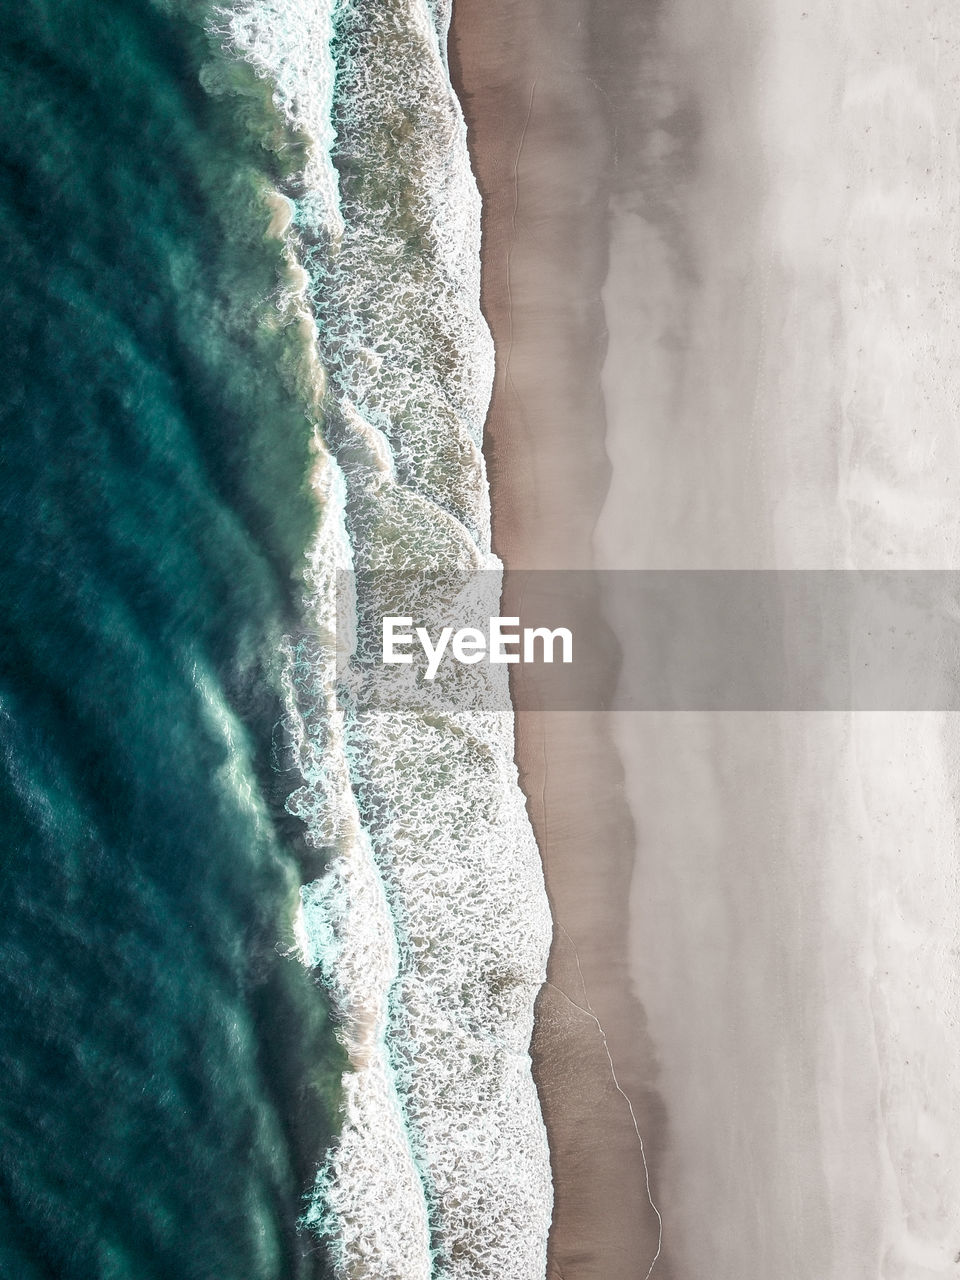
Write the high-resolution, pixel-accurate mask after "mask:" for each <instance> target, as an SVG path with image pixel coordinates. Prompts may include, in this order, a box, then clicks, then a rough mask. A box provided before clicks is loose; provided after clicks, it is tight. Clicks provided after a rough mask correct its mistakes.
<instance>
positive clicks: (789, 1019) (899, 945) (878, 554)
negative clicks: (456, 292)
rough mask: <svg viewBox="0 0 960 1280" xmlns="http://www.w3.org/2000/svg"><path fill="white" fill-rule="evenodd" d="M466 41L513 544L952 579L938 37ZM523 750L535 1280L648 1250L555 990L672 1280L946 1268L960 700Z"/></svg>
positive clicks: (700, 34)
mask: <svg viewBox="0 0 960 1280" xmlns="http://www.w3.org/2000/svg"><path fill="white" fill-rule="evenodd" d="M452 52H453V55H454V60H455V64H456V65H455V68H454V69H455V71H456V72H457V74H458V75H459V81H460V87H461V90H462V96H463V100H464V105H465V109H466V112H467V117H468V121H469V123H470V126H471V143H472V147H473V155H474V161H475V167H476V170H477V173H478V178H479V181H480V185H481V190H482V192H483V195H484V198H485V245H484V271H485V275H484V306H485V310H486V314H487V316H488V319H489V320H490V322H491V326H492V328H493V331H494V336H495V338H496V340H497V345H498V362H499V363H498V379H497V388H496V394H495V399H494V403H493V406H492V409H491V414H490V420H489V438H488V445H487V454H488V459H489V463H490V473H491V480H492V487H493V496H494V513H495V525H494V528H495V543H496V548H497V550H498V551H499V552H500V554H501V555H502V556H503V558H504V559H505V561H506V562H507V563H508V564H509V565H515V566H535V567H556V566H560V567H581V566H586V565H589V564H591V563H596V564H598V565H600V566H606V567H644V568H651V567H652V568H680V567H686V568H694V567H696V568H759V567H764V568H845V567H860V568H917V567H928V568H960V563H958V561H960V507H958V503H957V497H956V493H955V490H956V489H957V487H958V485H960V465H958V464H960V431H958V429H957V417H958V404H960V359H958V351H957V339H958V332H960V277H958V274H957V269H956V261H957V250H958V241H960V234H958V230H957V228H958V227H960V152H958V149H957V137H956V133H955V126H956V124H957V121H958V119H960V107H958V102H960V18H957V17H956V16H955V14H954V12H953V11H952V10H951V9H950V8H949V7H948V6H947V5H941V4H937V3H933V2H931V0H924V2H923V3H921V4H911V5H893V4H887V3H880V2H875V3H868V2H864V0H841V3H839V4H836V3H833V4H827V3H826V2H825V0H802V2H799V0H798V3H796V4H787V3H785V0H774V2H773V3H769V2H764V3H761V2H760V0H752V2H751V0H734V2H730V3H722V2H721V3H718V4H715V5H710V6H703V5H702V4H699V3H694V0H670V2H669V3H663V4H661V5H659V6H657V7H656V10H655V11H654V8H653V7H652V6H640V5H638V4H636V3H634V2H631V0H619V2H618V3H614V0H592V3H587V0H582V3H574V2H573V0H552V3H547V0H540V3H528V2H526V0H523V3H521V2H520V0H512V2H511V0H457V3H456V5H455V28H454V36H453V40H452ZM608 337H609V346H608V345H607V338H608ZM604 603H605V608H606V610H607V614H608V616H609V618H610V619H611V622H612V624H613V626H614V628H616V621H617V608H616V601H615V600H609V599H608V600H606V601H605V602H604ZM612 678H613V673H612ZM614 744H615V748H616V749H614ZM518 760H519V763H520V767H521V775H522V779H523V781H524V785H525V787H526V789H527V793H528V796H529V800H530V811H531V816H532V818H533V821H534V824H535V827H536V830H537V834H538V838H539V840H540V845H541V849H542V852H543V856H544V863H545V868H546V875H547V883H548V889H549V892H550V894H551V900H552V905H553V909H554V914H555V919H556V921H557V925H558V930H557V941H556V945H555V949H554V956H553V960H552V964H551V973H550V979H551V983H552V984H554V985H553V986H551V987H548V988H547V989H546V990H545V993H544V997H543V999H542V1001H541V1005H540V1012H539V1020H538V1029H537V1035H536V1039H535V1043H534V1055H535V1070H536V1074H537V1079H538V1083H539V1086H540V1089H541V1095H542V1098H543V1104H544V1112H545V1116H546V1120H547V1125H548V1130H549V1135H550V1141H551V1147H552V1151H553V1159H554V1177H555V1184H556V1216H555V1223H554V1231H553V1235H552V1238H551V1249H550V1261H551V1269H552V1270H551V1274H555V1275H557V1276H563V1277H564V1278H565V1280H588V1278H589V1280H618V1278H619V1277H630V1278H631V1280H636V1278H637V1277H640V1278H641V1280H642V1278H643V1277H644V1276H645V1275H646V1274H647V1271H648V1268H649V1264H650V1262H651V1261H652V1260H653V1258H654V1256H655V1253H656V1247H657V1238H658V1219H657V1217H656V1215H655V1214H654V1212H653V1210H652V1208H651V1205H650V1202H649V1199H648V1197H647V1187H646V1181H645V1176H644V1168H643V1161H642V1160H641V1159H640V1151H639V1144H638V1142H637V1138H636V1133H635V1131H634V1129H633V1126H632V1121H631V1117H630V1114H629V1112H628V1111H627V1110H626V1108H625V1105H624V1098H623V1096H622V1095H621V1094H619V1093H618V1092H617V1091H616V1090H615V1089H613V1087H612V1078H611V1070H610V1063H609V1062H608V1060H607V1056H606V1050H605V1046H604V1042H603V1040H602V1038H601V1037H600V1034H599V1032H598V1025H597V1023H595V1022H593V1021H592V1020H591V1019H590V1017H589V1016H586V1015H584V1014H582V1013H580V1012H579V1011H578V1010H577V1009H574V1008H573V1006H572V1005H571V1003H570V1002H571V1001H572V1002H574V1003H575V1004H578V1005H580V1006H585V1005H586V1004H587V1003H589V1005H590V1007H591V1008H592V1009H593V1010H595V1011H596V1014H597V1017H598V1019H599V1023H600V1024H601V1025H602V1027H603V1030H604V1032H605V1033H606V1041H607V1046H608V1047H609V1050H610V1057H611V1059H612V1062H613V1063H614V1065H615V1067H616V1074H617V1079H618V1081H619V1083H620V1085H621V1086H622V1088H623V1093H624V1094H626V1095H628V1096H629V1097H630V1098H631V1100H632V1102H633V1105H634V1108H635V1111H636V1118H637V1121H638V1126H639V1130H640V1132H641V1133H642V1134H643V1136H644V1141H645V1149H646V1155H647V1161H648V1164H649V1172H650V1175H651V1190H652V1193H653V1194H652V1198H653V1200H654V1201H655V1202H656V1204H657V1207H658V1208H659V1210H660V1211H661V1213H662V1216H663V1249H662V1251H661V1253H660V1255H659V1257H658V1258H657V1261H656V1266H655V1268H654V1274H655V1275H660V1276H664V1277H672V1278H673V1280H703V1278H704V1277H707V1276H709V1277H710V1278H711V1280H761V1278H762V1280H770V1278H771V1277H775V1278H776V1280H784V1278H790V1280H873V1278H874V1277H877V1278H878V1280H879V1278H881V1277H882V1278H883V1280H908V1278H909V1280H927V1278H930V1280H932V1278H933V1277H937V1278H940V1277H948V1276H957V1275H960V1194H958V1193H960V1123H957V1116H958V1112H960V1107H958V1100H960V1090H958V1083H960V1082H958V1078H957V1072H958V1070H960V1067H958V1066H957V1064H958V1063H960V983H958V977H957V976H958V972H960V959H958V957H960V931H958V924H957V921H958V918H960V912H958V908H960V856H958V855H960V847H958V844H960V842H958V838H957V830H958V824H957V794H958V791H957V788H958V783H957V779H958V777H960V726H958V723H957V719H956V717H955V716H951V715H947V714H938V713H923V714H920V713H917V714H913V713H910V714H907V713H900V714H893V713H882V712H877V713H863V712H861V713H858V714H856V715H852V714H849V713H844V712H839V711H838V712H829V713H828V712H816V713H814V712H810V713H802V714H787V713H783V714H766V715H758V714H747V713H742V714H733V713H729V714H723V715H721V714H716V713H714V714H709V715H708V714H703V713H693V712H691V713H683V714H681V713H671V714H659V715H653V714H648V715H638V714H634V715H630V716H626V715H619V716H606V717H604V716H600V715H587V714H585V713H576V714H572V715H570V716H567V717H566V718H565V719H564V718H562V717H560V716H559V714H557V713H553V714H549V713H548V714H546V715H544V716H541V717H539V718H538V717H534V716H532V715H531V714H528V713H524V714H523V715H521V716H520V717H519V721H518ZM628 907H629V910H628ZM578 957H579V969H578ZM581 972H582V977H581ZM561 992H565V993H566V995H563V994H561Z"/></svg>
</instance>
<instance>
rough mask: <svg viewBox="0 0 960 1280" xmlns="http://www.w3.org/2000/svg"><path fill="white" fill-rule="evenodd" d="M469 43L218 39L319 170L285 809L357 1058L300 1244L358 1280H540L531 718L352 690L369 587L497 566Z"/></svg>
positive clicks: (430, 25) (293, 314)
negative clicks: (468, 112) (526, 793)
mask: <svg viewBox="0 0 960 1280" xmlns="http://www.w3.org/2000/svg"><path fill="white" fill-rule="evenodd" d="M448 21H449V2H448V0H433V2H432V3H431V2H430V0H377V3H372V2H371V3H351V2H349V0H348V2H346V3H339V4H337V3H334V0H253V2H251V3H247V4H243V5H240V6H238V7H236V8H235V9H232V10H220V11H219V12H218V16H217V20H216V29H217V34H218V36H219V38H220V40H221V42H222V43H223V44H224V46H225V47H226V48H227V49H228V50H229V51H230V52H231V53H232V54H233V55H234V56H238V57H240V58H242V59H243V60H244V61H245V62H246V63H247V64H249V65H250V66H252V67H253V68H254V70H255V71H256V73H257V75H258V76H259V77H261V78H262V79H263V80H264V81H266V82H267V83H268V84H269V85H270V86H271V89H272V94H273V102H274V105H275V106H276V107H277V108H278V109H279V110H280V111H281V112H282V113H283V115H284V117H285V118H286V120H287V122H288V125H289V128H290V131H291V137H295V138H296V139H297V140H298V145H301V146H303V148H304V152H303V154H304V163H303V167H302V169H301V171H300V172H299V174H298V176H297V178H296V179H295V180H293V181H291V182H290V183H289V184H288V185H287V188H286V189H285V190H284V191H282V192H276V193H274V194H273V197H272V199H273V202H274V213H275V216H274V219H273V222H272V224H271V230H272V233H273V234H275V235H279V236H282V237H284V239H285V244H286V254H287V279H286V281H285V283H284V286H283V288H282V289H281V291H280V296H279V298H278V303H279V307H280V312H281V315H282V317H283V319H284V322H285V323H287V324H290V325H296V326H298V327H299V330H300V333H301V336H302V343H301V354H300V358H299V365H298V367H297V368H296V369H294V370H292V371H291V377H292V379H293V380H294V382H295V383H296V386H297V388H298V389H299V391H300V393H301V394H302V395H303V396H304V397H305V399H306V401H307V403H308V405H309V406H310V408H311V412H312V415H313V418H314V420H315V423H316V427H315V465H314V471H313V475H312V477H311V481H312V485H313V489H314V492H315V494H316V498H317V506H318V512H319V517H318V519H319V524H318V529H317V533H316V537H315V540H314V542H313V545H312V547H311V548H310V551H309V554H308V557H307V565H306V573H305V576H306V583H307V591H306V597H305V602H304V605H305V615H306V616H305V625H304V631H303V634H302V635H300V636H294V637H290V638H289V640H288V642H287V647H286V651H285V655H284V656H285V661H286V696H287V705H288V715H287V720H286V726H285V728H286V735H287V746H288V749H289V755H290V756H291V758H292V759H293V760H294V762H295V766H296V769H297V770H298V772H299V775H300V777H301V779H302V785H300V786H299V787H298V788H297V789H296V790H295V791H294V793H293V794H292V795H291V797H290V799H289V801H288V808H289V809H290V811H291V812H292V813H294V814H296V815H297V816H299V817H300V818H301V819H302V820H303V822H304V823H305V825H306V829H307V833H308V839H309V840H310V842H311V843H312V844H313V845H314V846H315V847H316V848H318V849H320V850H323V851H324V852H325V854H326V857H327V861H326V870H325V871H324V874H323V875H322V876H321V877H320V878H319V879H317V880H315V881H314V882H313V883H311V884H308V885H304V886H303V888H302V890H301V905H300V913H299V918H298V921H297V937H298V943H299V949H300V953H301V956H302V959H303V961H304V963H305V964H307V965H309V966H316V967H317V968H318V970H319V972H320V974H321V976H322V978H323V981H324V983H325V984H326V986H327V987H328V989H329V990H330V991H331V992H332V994H333V997H334V999H335V1002H336V1006H337V1009H338V1012H339V1016H340V1019H341V1036H342V1039H343V1042H344V1044H345V1046H346V1048H347V1050H348V1052H349V1060H350V1070H349V1071H348V1073H347V1074H346V1076H345V1078H344V1082H343V1083H344V1098H345V1103H344V1116H343V1126H342V1132H341V1135H340V1138H339V1142H338V1144H337V1145H336V1147H335V1148H334V1149H333V1150H332V1151H331V1152H330V1153H329V1154H328V1156H327V1158H326V1160H325V1162H324V1163H323V1165H322V1166H321V1168H320V1170H319V1172H318V1176H317V1181H316V1186H315V1189H314V1192H313V1195H312V1198H311V1201H310V1204H309V1208H308V1210H307V1214H306V1218H307V1221H308V1222H310V1223H311V1224H312V1225H313V1226H314V1227H315V1228H316V1230H317V1231H318V1232H319V1233H321V1234H322V1235H323V1236H324V1237H325V1238H326V1239H327V1240H328V1241H329V1243H330V1246H331V1248H332V1250H333V1254H334V1258H335V1260H336V1262H337V1265H338V1268H339V1270H340V1271H341V1273H342V1274H343V1275H344V1276H350V1277H368V1276H369V1277H375V1278H376V1280H392V1278H396V1280H421V1278H426V1277H430V1276H436V1277H444V1278H447V1277H449V1278H451V1280H452V1278H454V1277H457V1278H464V1277H467V1276H471V1277H480V1276H496V1277H498V1278H499V1280H508V1278H513V1277H516V1278H517V1280H520V1278H521V1277H524V1278H527V1277H533V1276H541V1275H543V1273H544V1270H545V1261H546V1237H547V1230H548V1226H549V1221H550V1213H551V1204H552V1191H551V1184H550V1172H549V1160H548V1151H547V1146H546V1137H545V1132H544V1128H543V1123H542V1120H541V1116H540V1111H539V1105H538V1099H537V1095H536V1091H535V1088H534V1085H533V1081H532V1078H531V1074H530V1062H529V1055H528V1046H529V1042H530V1036H531V1032H532V1026H533V1006H534V1000H535V998H536V995H537V992H538V990H539V987H540V985H541V983H542V982H543V980H544V976H545V967H546V958H547V951H548V947H549V941H550V933H551V921H550V916H549V910H548V905H547V901H546V895H545V891H544V886H543V879H542V872H541V867H540V861H539V857H538V853H537V849H536V845H535V841H534V838H533V834H532V831H531V829H530V826H529V822H528V820H527V817H526V812H525V808H524V800H523V796H522V793H521V791H520V788H519V785H518V779H517V772H516V768H515V765H514V763H513V723H512V716H511V715H509V714H504V713H502V712H491V711H480V710H476V709H475V707H474V706H471V705H469V700H467V699H464V698H462V697H461V696H459V695H458V691H457V689H456V688H453V689H451V690H450V691H449V693H448V696H447V697H446V699H445V700H444V698H443V695H442V692H441V693H440V694H437V693H436V692H434V693H433V695H432V697H431V702H430V704H429V705H428V704H427V703H426V702H425V701H424V702H422V703H418V701H417V699H416V698H415V697H413V698H412V699H411V700H410V701H409V703H408V704H407V705H405V706H404V708H403V709H402V710H396V709H394V710H390V711H383V710H376V711H375V710H371V709H369V708H367V709H365V708H364V707H363V706H362V705H360V704H359V703H358V702H357V701H356V700H354V699H351V698H350V696H349V695H348V692H346V693H345V691H349V687H350V670H351V648H352V646H351V643H350V640H349V637H350V635H351V633H354V634H355V629H356V619H357V617H358V616H360V615H362V614H363V613H364V611H365V610H369V609H371V608H373V607H374V606H375V603H376V601H375V600H373V599H372V597H371V596H370V594H369V593H371V592H374V591H375V588H374V587H373V586H371V585H370V584H371V583H372V582H374V581H376V580H378V579H379V580H382V578H383V575H384V574H386V575H389V574H391V573H397V572H400V571H403V572H405V573H409V572H411V571H413V572H417V571H421V570H422V571H424V572H428V571H431V572H433V571H437V570H443V571H446V570H454V571H458V570H459V571H464V570H465V571H469V570H473V569H491V568H492V569H496V568H497V567H498V562H497V560H496V558H495V557H494V556H493V555H492V553H491V549H490V511H489V496H488V488H487V482H486V474H485V469H484V460H483V455H482V453H481V450H480V445H481V438H482V430H483V422H484V417H485V414H486V409H487V405H488V402H489V397H490V391H491V385H492V378H493V349H492V342H491V339H490V335H489V332H488V330H487V327H486V325H485V323H484V321H483V318H482V316H481V313H480V307H479V296H480V276H479V272H480V260H479V238H480V200H479V194H478V192H477V188H476V184H475V182H474V179H473V176H472V173H471V170H470V165H469V159H468V154H467V147H466V130H465V125H464V121H463V117H462V113H461V111H460V107H459V104H458V102H457V100H456V97H455V94H454V92H453V89H452V87H451V84H450V80H449V75H448V71H447V63H446V52H445V42H446V31H447V24H448ZM344 570H347V571H355V572H354V573H352V574H351V573H344V572H343V571H344ZM357 584H359V585H357ZM364 593H367V596H366V597H365V594H364ZM345 619H346V620H347V622H348V623H350V624H352V625H346V626H345V624H344V620H345ZM338 621H339V628H338ZM344 637H346V639H345V638H344ZM491 678H492V677H491ZM438 698H439V699H440V700H439V702H438Z"/></svg>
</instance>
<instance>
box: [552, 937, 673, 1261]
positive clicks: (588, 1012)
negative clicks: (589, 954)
mask: <svg viewBox="0 0 960 1280" xmlns="http://www.w3.org/2000/svg"><path fill="white" fill-rule="evenodd" d="M556 926H557V929H558V930H559V931H560V933H562V934H563V936H564V937H565V938H566V940H567V941H568V942H569V943H570V946H571V947H572V948H573V954H574V957H575V959H576V962H577V973H578V974H579V975H580V987H581V990H582V991H583V1000H584V1004H582V1005H580V1004H577V1002H576V1000H573V999H571V997H570V996H568V995H567V993H566V991H564V990H563V988H562V987H558V986H557V984H556V983H555V982H550V981H549V979H548V980H547V982H546V983H545V985H546V986H548V987H551V988H552V989H553V990H554V991H556V992H557V994H558V995H561V996H563V998H564V1000H566V1002H567V1003H568V1004H569V1005H570V1006H571V1007H572V1008H574V1009H577V1010H579V1011H580V1013H582V1014H583V1015H584V1016H585V1017H587V1018H592V1019H593V1021H594V1022H595V1023H596V1026H597V1030H598V1031H599V1032H600V1039H601V1041H602V1043H603V1051H604V1053H605V1054H606V1055H607V1062H609V1064H610V1075H611V1078H612V1079H613V1084H614V1088H615V1089H616V1091H617V1093H619V1094H620V1096H621V1098H623V1100H624V1102H625V1103H626V1104H627V1107H628V1108H629V1111H630V1119H631V1120H632V1121H633V1128H634V1132H635V1133H636V1135H637V1141H638V1142H639V1143H640V1158H641V1159H642V1160H643V1174H644V1178H645V1180H646V1184H647V1200H648V1201H649V1203H650V1208H651V1209H652V1210H653V1212H654V1213H655V1214H656V1215H657V1227H658V1235H657V1251H656V1253H655V1254H654V1255H653V1261H652V1262H651V1263H650V1267H649V1270H648V1271H647V1274H646V1276H644V1280H650V1276H651V1275H652V1274H653V1269H654V1267H655V1266H656V1265H657V1261H658V1259H659V1257H660V1254H661V1252H662V1251H663V1217H662V1216H661V1213H660V1210H659V1209H658V1208H657V1206H656V1204H655V1202H654V1199H653V1192H652V1191H651V1189H650V1168H649V1166H648V1165H647V1153H646V1150H645V1149H644V1145H643V1134H642V1133H641V1132H640V1125H639V1123H638V1121H637V1116H636V1112H635V1111H634V1109H633V1103H632V1102H631V1101H630V1098H629V1096H628V1095H627V1094H626V1093H625V1092H624V1091H623V1089H622V1088H621V1087H620V1081H619V1080H618V1079H617V1069H616V1067H615V1066H614V1065H613V1055H612V1054H611V1052H610V1046H609V1044H608V1043H607V1033H606V1032H605V1031H604V1029H603V1026H602V1024H601V1022H600V1019H599V1018H598V1017H597V1015H596V1014H595V1013H594V1011H593V1006H592V1005H591V1003H590V997H589V995H588V994H587V983H586V979H585V978H584V976H583V969H582V968H581V965H580V952H579V951H578V950H577V944H576V943H575V942H574V940H573V939H572V938H571V937H570V934H569V932H568V931H567V930H566V929H565V928H564V926H563V925H562V924H561V923H560V921H559V920H558V921H557V922H556ZM584 1006H586V1007H584Z"/></svg>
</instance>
